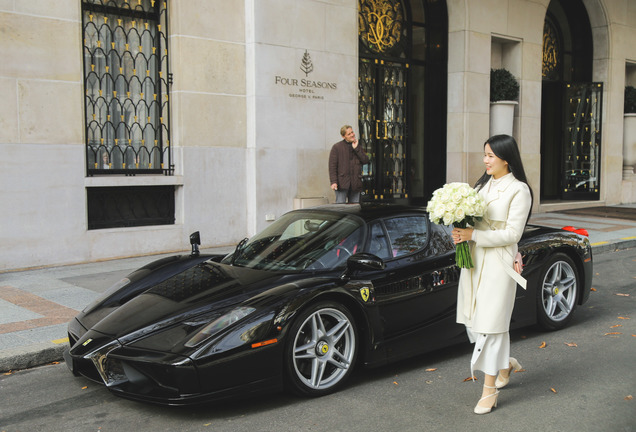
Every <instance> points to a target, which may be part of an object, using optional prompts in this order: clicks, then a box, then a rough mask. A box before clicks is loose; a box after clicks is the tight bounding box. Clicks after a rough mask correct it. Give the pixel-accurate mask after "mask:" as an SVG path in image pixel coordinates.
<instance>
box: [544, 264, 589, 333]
mask: <svg viewBox="0 0 636 432" xmlns="http://www.w3.org/2000/svg"><path fill="white" fill-rule="evenodd" d="M539 280H540V283H541V285H540V286H539V290H538V292H537V303H538V304H537V313H538V317H537V318H538V322H539V325H540V326H541V327H543V328H544V329H546V330H558V329H561V328H563V327H565V326H566V325H567V324H568V323H569V322H570V320H571V319H572V314H573V313H574V308H575V307H576V300H577V294H578V288H579V277H578V273H577V271H576V265H575V264H574V262H573V261H572V260H571V259H570V257H568V256H567V255H565V254H563V253H557V254H555V255H554V256H553V257H552V258H550V260H548V262H547V263H546V264H545V265H544V267H543V269H542V271H541V277H540V279H539Z"/></svg>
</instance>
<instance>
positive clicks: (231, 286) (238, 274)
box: [79, 261, 306, 338]
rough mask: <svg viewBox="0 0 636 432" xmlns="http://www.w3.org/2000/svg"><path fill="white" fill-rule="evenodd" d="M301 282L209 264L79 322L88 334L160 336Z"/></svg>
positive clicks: (275, 275) (196, 267)
mask: <svg viewBox="0 0 636 432" xmlns="http://www.w3.org/2000/svg"><path fill="white" fill-rule="evenodd" d="M300 277H306V275H304V276H303V275H299V274H291V275H290V274H287V275H285V274H278V273H272V272H267V271H262V270H253V269H248V268H243V267H235V266H230V265H225V264H219V263H216V262H211V261H207V262H203V263H200V264H197V265H195V266H194V267H191V268H189V269H187V270H184V271H182V272H180V273H177V274H175V275H173V276H171V277H169V278H168V279H166V280H164V281H162V282H160V283H158V284H156V285H154V286H152V287H150V288H149V289H147V290H146V291H145V292H143V293H142V294H140V295H138V296H136V297H135V298H133V299H132V300H130V301H128V302H126V303H124V304H123V305H120V306H118V307H98V308H95V309H93V310H91V311H90V312H88V313H86V314H84V315H83V316H81V317H80V318H79V321H80V322H81V323H82V325H83V326H84V327H85V328H86V329H92V330H94V331H97V332H99V333H101V334H103V335H107V336H111V337H114V338H119V337H122V336H125V335H130V334H131V333H134V332H136V331H138V330H140V329H143V328H148V327H149V326H150V327H154V330H159V329H161V328H164V327H167V326H169V325H171V324H174V323H178V322H183V321H185V320H188V319H192V318H194V317H197V316H201V315H204V314H206V313H209V312H211V311H213V310H218V309H223V308H227V307H230V306H232V305H235V304H238V303H241V302H243V301H245V300H248V299H249V298H250V297H252V296H254V295H256V294H258V293H260V292H262V291H263V290H266V289H268V288H270V287H272V286H274V285H277V284H279V283H280V284H282V283H286V282H291V281H292V280H295V279H298V278H300ZM149 330H150V329H149Z"/></svg>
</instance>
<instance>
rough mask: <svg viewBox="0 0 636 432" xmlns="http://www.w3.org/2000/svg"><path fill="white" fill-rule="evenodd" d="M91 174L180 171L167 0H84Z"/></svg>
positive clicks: (88, 147)
mask: <svg viewBox="0 0 636 432" xmlns="http://www.w3.org/2000/svg"><path fill="white" fill-rule="evenodd" d="M82 16H83V22H82V24H83V36H84V42H83V44H84V45H83V46H84V88H85V91H86V94H85V99H84V100H85V115H86V119H85V127H86V167H87V174H88V175H89V176H90V175H94V174H127V175H135V174H158V173H162V174H165V175H172V174H173V173H174V165H173V161H172V150H171V148H170V109H169V104H168V94H169V88H170V85H171V84H172V76H171V75H170V73H169V69H168V38H167V27H168V10H167V1H155V0H83V1H82Z"/></svg>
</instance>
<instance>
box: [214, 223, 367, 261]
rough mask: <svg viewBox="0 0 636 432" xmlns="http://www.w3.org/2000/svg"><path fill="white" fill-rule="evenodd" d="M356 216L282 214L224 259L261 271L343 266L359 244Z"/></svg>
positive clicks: (360, 232)
mask: <svg viewBox="0 0 636 432" xmlns="http://www.w3.org/2000/svg"><path fill="white" fill-rule="evenodd" d="M363 230H364V223H363V222H362V220H360V219H358V218H357V217H354V216H351V215H347V214H339V213H326V212H325V213H322V212H315V211H312V212H308V211H297V212H291V213H287V214H285V215H283V216H282V217H281V218H280V219H279V220H277V221H276V222H274V223H273V224H271V225H270V226H269V227H267V228H266V229H265V230H264V231H262V232H261V233H260V234H258V235H256V236H254V237H253V238H251V239H250V240H249V241H248V242H247V243H245V244H244V245H242V246H241V245H239V246H238V247H237V250H236V251H234V254H232V255H229V256H227V257H226V258H225V259H224V260H223V262H224V263H226V264H230V263H231V264H233V265H236V266H242V267H249V268H254V269H261V270H277V271H302V270H325V269H332V268H338V267H344V265H345V263H346V261H347V258H349V257H350V256H351V255H353V254H355V253H356V252H358V251H359V249H360V247H361V246H362V239H363V234H364V233H363Z"/></svg>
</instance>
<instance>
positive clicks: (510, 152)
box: [475, 135, 534, 223]
mask: <svg viewBox="0 0 636 432" xmlns="http://www.w3.org/2000/svg"><path fill="white" fill-rule="evenodd" d="M486 144H490V148H491V149H492V152H493V153H494V154H495V156H497V157H498V158H499V159H501V160H504V161H506V162H508V168H509V169H510V172H511V173H512V175H513V176H515V178H516V179H517V180H519V181H521V182H524V183H525V184H526V185H527V186H528V189H529V190H530V200H531V201H530V211H529V212H528V218H527V219H526V223H527V222H528V219H530V214H531V213H532V202H533V201H534V194H533V193H532V188H531V187H530V185H529V184H528V179H527V178H526V172H525V170H524V169H523V163H522V162H521V153H520V152H519V146H517V141H515V139H514V138H513V137H511V136H510V135H494V136H491V137H490V138H488V140H486V142H485V143H484V147H485V146H486ZM488 180H490V175H489V174H488V173H486V172H484V175H482V176H481V177H480V178H479V180H477V182H476V183H475V189H477V190H479V189H481V188H482V187H484V186H485V185H486V183H488Z"/></svg>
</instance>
